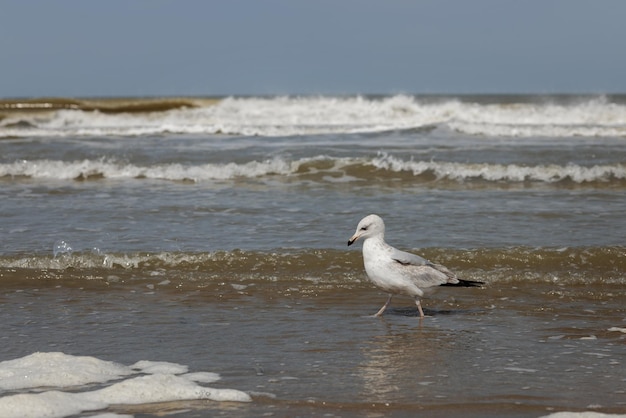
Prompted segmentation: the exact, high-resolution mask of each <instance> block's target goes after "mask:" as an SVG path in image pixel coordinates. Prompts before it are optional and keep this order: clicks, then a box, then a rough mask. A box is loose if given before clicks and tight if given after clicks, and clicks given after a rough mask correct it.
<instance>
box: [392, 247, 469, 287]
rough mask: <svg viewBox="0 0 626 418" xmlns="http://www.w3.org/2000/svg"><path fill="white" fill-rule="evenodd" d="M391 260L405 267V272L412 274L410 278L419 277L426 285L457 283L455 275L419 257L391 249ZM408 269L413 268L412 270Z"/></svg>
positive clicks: (439, 265) (443, 267)
mask: <svg viewBox="0 0 626 418" xmlns="http://www.w3.org/2000/svg"><path fill="white" fill-rule="evenodd" d="M391 258H392V259H393V260H394V261H396V262H398V263H399V264H401V265H403V266H406V267H407V268H406V271H409V270H410V271H411V272H412V273H413V274H412V276H414V277H416V276H419V280H422V279H423V280H425V281H426V282H428V283H432V284H431V285H439V284H445V283H457V282H458V279H457V278H456V275H455V274H454V273H452V272H451V271H450V270H448V269H447V268H446V267H445V266H442V265H441V264H435V263H431V262H430V261H428V260H426V259H425V258H423V257H420V256H419V255H416V254H411V253H407V252H406V251H400V250H398V249H397V248H393V247H392V251H391ZM410 267H415V268H413V269H412V268H410ZM418 267H419V268H418ZM433 270H434V271H433Z"/></svg>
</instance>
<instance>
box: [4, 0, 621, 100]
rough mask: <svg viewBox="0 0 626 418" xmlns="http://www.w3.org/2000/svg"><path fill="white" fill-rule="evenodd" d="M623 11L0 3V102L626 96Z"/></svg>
mask: <svg viewBox="0 0 626 418" xmlns="http://www.w3.org/2000/svg"><path fill="white" fill-rule="evenodd" d="M625 17H626V1H623V0H593V1H592V0H587V1H583V0H524V1H521V0H423V1H422V0H309V1H305V0H223V1H220V0H178V1H175V0H173V1H164V0H107V1H85V0H55V1H50V0H2V1H1V2H0V98H12V97H44V96H45V97H50V96H56V97H102V96H225V95H298V94H313V95H318V94H319V95H345V94H399V93H404V94H498V93H526V94H556V93H591V94H611V93H626V53H625V51H626V24H625V23H624V19H625Z"/></svg>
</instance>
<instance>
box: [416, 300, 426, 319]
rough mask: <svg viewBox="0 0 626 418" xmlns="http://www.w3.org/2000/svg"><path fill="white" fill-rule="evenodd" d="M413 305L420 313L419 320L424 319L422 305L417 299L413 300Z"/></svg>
mask: <svg viewBox="0 0 626 418" xmlns="http://www.w3.org/2000/svg"><path fill="white" fill-rule="evenodd" d="M415 304H416V305H417V310H418V311H419V312H420V319H421V318H423V317H424V311H422V304H421V302H420V300H419V299H418V298H415Z"/></svg>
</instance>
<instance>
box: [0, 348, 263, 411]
mask: <svg viewBox="0 0 626 418" xmlns="http://www.w3.org/2000/svg"><path fill="white" fill-rule="evenodd" d="M186 370H187V368H186V366H182V365H179V364H175V363H166V362H150V361H140V362H138V363H136V364H134V365H132V366H123V365H121V364H117V363H113V362H109V361H103V360H99V359H97V358H94V357H87V356H84V357H78V356H71V355H67V354H64V353H34V354H31V355H29V356H26V357H22V358H19V359H15V360H8V361H3V362H0V390H1V392H0V396H2V397H0V416H2V417H3V418H12V417H15V418H29V417H33V418H35V417H42V416H46V417H66V416H70V415H75V414H79V413H81V412H85V411H94V410H101V409H106V408H107V407H108V406H109V405H113V404H116V405H117V404H128V405H138V404H147V403H154V402H170V401H177V400H193V399H208V400H213V401H232V402H249V401H250V400H251V399H250V396H249V395H247V394H246V393H244V392H241V391H238V390H233V389H214V388H209V387H206V386H200V385H199V384H198V382H202V383H211V382H214V381H216V380H219V376H218V375H217V374H214V373H192V374H187V373H186ZM119 379H123V380H121V381H119ZM111 381H116V383H112V384H108V385H107V386H105V387H104V388H101V389H96V390H85V391H81V392H76V391H75V389H76V387H77V386H81V387H84V386H88V385H95V384H107V383H108V382H111ZM41 388H46V390H44V391H40V390H41ZM70 388H71V389H72V391H71V392H70V391H68V389H70ZM32 390H36V391H37V393H30V391H32ZM7 391H11V392H15V391H21V392H22V393H18V394H8V395H7V394H4V393H2V392H5V393H6V392H7Z"/></svg>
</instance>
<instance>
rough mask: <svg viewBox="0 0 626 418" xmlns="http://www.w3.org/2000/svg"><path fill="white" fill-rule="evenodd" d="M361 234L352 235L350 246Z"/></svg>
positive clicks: (349, 241)
mask: <svg viewBox="0 0 626 418" xmlns="http://www.w3.org/2000/svg"><path fill="white" fill-rule="evenodd" d="M359 236H360V235H359V234H354V235H352V237H351V238H350V239H349V240H348V247H349V246H351V245H352V244H354V242H355V241H356V240H357V239H359Z"/></svg>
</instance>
